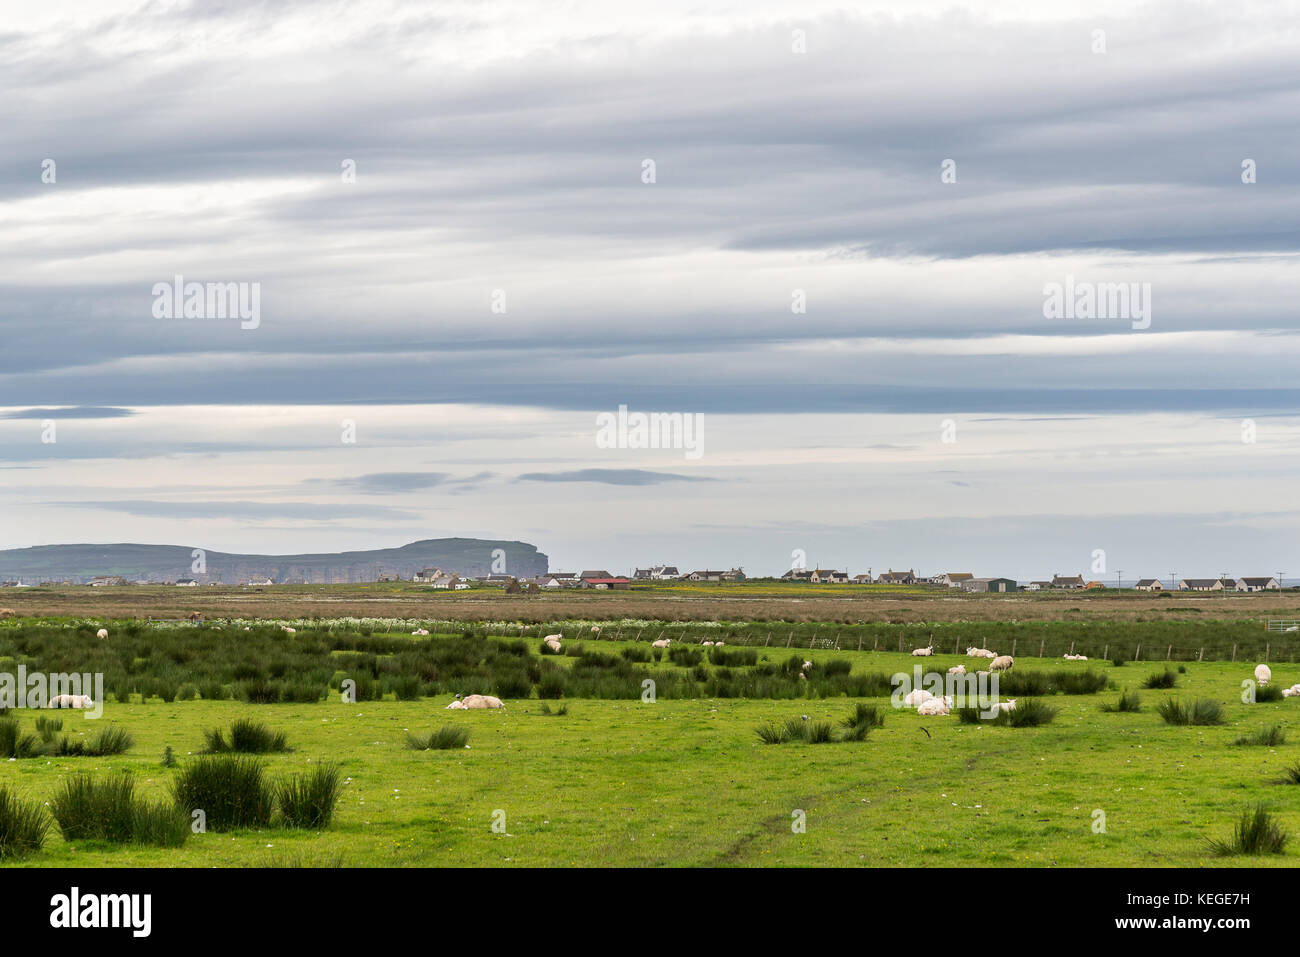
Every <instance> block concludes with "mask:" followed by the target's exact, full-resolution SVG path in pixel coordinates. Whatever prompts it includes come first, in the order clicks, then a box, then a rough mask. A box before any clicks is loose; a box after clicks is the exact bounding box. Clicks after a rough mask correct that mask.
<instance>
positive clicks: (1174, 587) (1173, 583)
mask: <svg viewBox="0 0 1300 957" xmlns="http://www.w3.org/2000/svg"><path fill="white" fill-rule="evenodd" d="M1169 589H1170V591H1178V573H1177V572H1170V573H1169Z"/></svg>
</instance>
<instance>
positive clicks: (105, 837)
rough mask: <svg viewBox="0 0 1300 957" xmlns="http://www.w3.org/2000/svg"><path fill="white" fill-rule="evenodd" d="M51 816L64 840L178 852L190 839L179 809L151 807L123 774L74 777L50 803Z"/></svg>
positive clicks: (186, 821)
mask: <svg viewBox="0 0 1300 957" xmlns="http://www.w3.org/2000/svg"><path fill="white" fill-rule="evenodd" d="M50 813H51V814H53V815H54V819H55V820H56V821H58V824H59V830H60V831H61V832H62V833H63V837H64V839H65V840H68V841H83V840H101V841H108V842H109V843H112V844H129V843H134V844H152V845H155V846H158V847H179V846H180V845H181V844H184V843H185V839H186V838H187V837H189V834H190V828H189V820H188V818H187V817H186V815H185V814H184V813H183V812H182V811H181V810H180V809H178V808H177V807H175V806H174V805H172V804H168V803H166V802H163V803H157V804H155V803H152V802H149V801H146V800H144V799H142V798H140V797H139V796H137V795H136V793H135V780H134V779H133V778H131V777H130V776H128V775H126V774H109V775H106V776H104V777H96V776H94V775H91V774H87V773H84V772H83V773H79V774H74V775H72V776H71V777H68V778H65V779H64V780H63V784H62V786H61V787H60V788H59V790H58V791H56V792H55V794H54V797H53V798H52V799H51V800H50Z"/></svg>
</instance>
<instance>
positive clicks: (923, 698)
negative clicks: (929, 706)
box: [903, 688, 934, 708]
mask: <svg viewBox="0 0 1300 957" xmlns="http://www.w3.org/2000/svg"><path fill="white" fill-rule="evenodd" d="M933 697H934V695H933V694H931V693H930V692H928V691H926V690H925V689H924V688H917V689H915V690H914V691H909V692H908V693H907V694H906V695H905V696H904V697H903V707H905V708H916V707H919V706H920V705H923V704H925V702H927V701H929V700H930V699H931V698H933Z"/></svg>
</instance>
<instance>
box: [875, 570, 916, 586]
mask: <svg viewBox="0 0 1300 957" xmlns="http://www.w3.org/2000/svg"><path fill="white" fill-rule="evenodd" d="M876 581H877V582H879V583H880V584H881V585H913V584H915V583H916V575H915V574H914V573H913V572H912V571H911V570H910V569H909V570H908V571H905V572H896V571H894V570H893V569H892V568H891V569H890V570H889V571H887V572H885V573H884V574H882V575H881V576H880V577H879V578H877V579H876Z"/></svg>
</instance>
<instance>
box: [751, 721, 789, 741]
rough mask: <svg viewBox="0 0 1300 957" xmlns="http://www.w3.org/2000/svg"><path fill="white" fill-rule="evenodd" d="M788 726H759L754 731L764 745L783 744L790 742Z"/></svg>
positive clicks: (770, 724)
mask: <svg viewBox="0 0 1300 957" xmlns="http://www.w3.org/2000/svg"><path fill="white" fill-rule="evenodd" d="M789 727H790V726H789V725H788V724H774V723H771V722H769V723H768V724H761V725H759V726H758V727H757V728H755V729H754V733H755V734H757V735H758V737H759V740H760V741H762V742H763V743H764V744H785V743H786V742H787V741H789V740H790V731H789Z"/></svg>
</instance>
